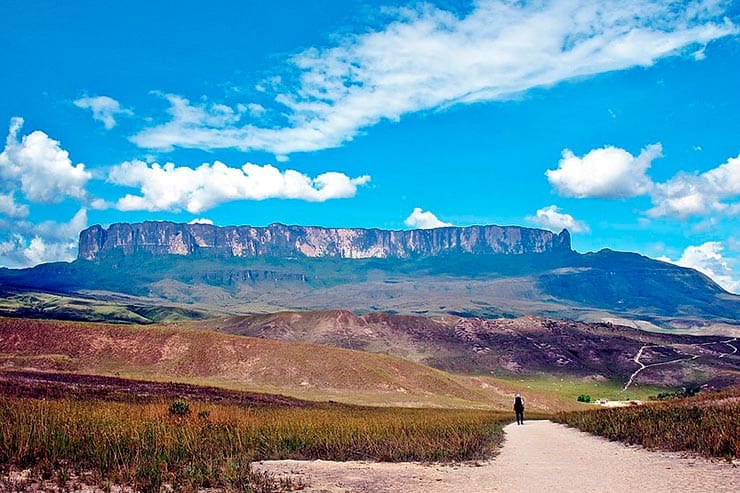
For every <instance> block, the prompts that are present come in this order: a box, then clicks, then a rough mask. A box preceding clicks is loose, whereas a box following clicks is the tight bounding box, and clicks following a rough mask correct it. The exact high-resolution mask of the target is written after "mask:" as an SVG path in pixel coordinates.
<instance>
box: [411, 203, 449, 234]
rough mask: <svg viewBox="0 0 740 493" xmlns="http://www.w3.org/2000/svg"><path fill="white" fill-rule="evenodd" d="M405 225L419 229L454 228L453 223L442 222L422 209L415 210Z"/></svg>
mask: <svg viewBox="0 0 740 493" xmlns="http://www.w3.org/2000/svg"><path fill="white" fill-rule="evenodd" d="M403 223H404V224H405V225H406V226H409V227H411V228H417V229H434V228H445V227H447V226H452V224H451V223H446V222H444V221H440V220H439V219H438V218H437V216H435V215H434V214H433V213H432V212H431V211H423V210H421V207H416V208H414V210H413V211H411V214H410V215H409V217H407V218H406V220H405V221H404V222H403Z"/></svg>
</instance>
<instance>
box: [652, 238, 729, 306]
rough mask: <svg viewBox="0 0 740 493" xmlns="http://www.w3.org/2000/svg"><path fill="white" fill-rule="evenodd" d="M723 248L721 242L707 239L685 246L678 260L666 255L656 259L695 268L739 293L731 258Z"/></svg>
mask: <svg viewBox="0 0 740 493" xmlns="http://www.w3.org/2000/svg"><path fill="white" fill-rule="evenodd" d="M723 250H724V245H723V244H722V243H721V242H719V241H708V242H706V243H703V244H701V245H698V246H690V247H687V248H686V249H685V250H684V251H683V254H682V255H681V258H679V259H678V260H671V259H670V258H668V257H660V258H658V260H662V261H664V262H670V263H672V264H676V265H680V266H682V267H689V268H691V269H696V270H698V271H699V272H701V273H703V274H706V275H707V276H709V277H711V278H712V279H713V280H714V281H715V282H716V283H717V284H719V285H720V286H722V287H723V288H724V289H726V290H727V291H729V292H731V293H736V294H740V278H738V276H737V274H736V273H735V271H734V269H733V267H732V265H731V260H730V259H727V258H725V257H724V256H723V255H722V251H723Z"/></svg>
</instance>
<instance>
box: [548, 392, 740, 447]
mask: <svg viewBox="0 0 740 493" xmlns="http://www.w3.org/2000/svg"><path fill="white" fill-rule="evenodd" d="M555 419H556V420H557V421H559V422H561V423H565V424H567V425H570V426H574V427H577V428H579V429H581V430H583V431H587V432H589V433H593V434H596V435H600V436H604V437H606V438H609V439H610V440H619V441H623V442H626V443H631V444H640V445H643V446H645V447H647V448H650V449H661V450H670V451H689V452H693V453H697V454H700V455H703V456H706V457H723V458H727V459H734V458H738V457H740V390H738V389H736V390H732V391H726V392H719V393H712V394H707V395H700V396H697V397H693V398H686V399H672V400H669V401H665V402H653V403H648V404H645V405H640V406H633V407H624V408H611V409H599V410H596V411H580V412H574V413H561V414H559V415H558V416H557V417H556V418H555Z"/></svg>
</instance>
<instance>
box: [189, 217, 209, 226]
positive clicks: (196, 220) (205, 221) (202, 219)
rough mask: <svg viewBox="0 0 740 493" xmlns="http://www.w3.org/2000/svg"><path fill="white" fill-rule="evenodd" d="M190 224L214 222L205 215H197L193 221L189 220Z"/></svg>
mask: <svg viewBox="0 0 740 493" xmlns="http://www.w3.org/2000/svg"><path fill="white" fill-rule="evenodd" d="M188 224H211V225H212V224H213V221H212V220H210V219H208V218H205V217H196V218H195V219H193V220H192V221H190V222H188Z"/></svg>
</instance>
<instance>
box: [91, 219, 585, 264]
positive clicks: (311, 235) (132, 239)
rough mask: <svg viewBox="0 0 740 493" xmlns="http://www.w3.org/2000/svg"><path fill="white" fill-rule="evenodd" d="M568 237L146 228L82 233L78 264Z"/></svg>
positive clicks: (537, 244) (531, 245)
mask: <svg viewBox="0 0 740 493" xmlns="http://www.w3.org/2000/svg"><path fill="white" fill-rule="evenodd" d="M570 249H571V246H570V234H569V233H568V231H567V230H563V231H562V232H560V234H555V233H552V232H551V231H546V230H541V229H531V228H521V227H517V226H504V227H502V226H468V227H446V228H437V229H414V230H406V231H388V230H381V229H356V228H319V227H311V226H286V225H283V224H271V225H269V226H267V227H252V226H228V227H218V226H212V225H209V224H177V223H171V222H144V223H136V224H127V223H120V224H112V225H111V226H110V227H109V228H108V229H105V228H103V227H102V226H99V225H96V226H92V227H90V228H88V229H86V230H84V231H82V232H81V233H80V244H79V254H78V257H79V258H80V259H86V260H97V259H101V258H105V257H108V256H110V255H126V256H128V255H134V254H137V253H147V254H151V255H215V256H221V257H261V256H266V257H334V258H356V259H359V258H410V257H416V256H437V255H442V254H446V253H473V254H481V255H490V254H504V255H519V254H530V253H548V252H567V251H570Z"/></svg>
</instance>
